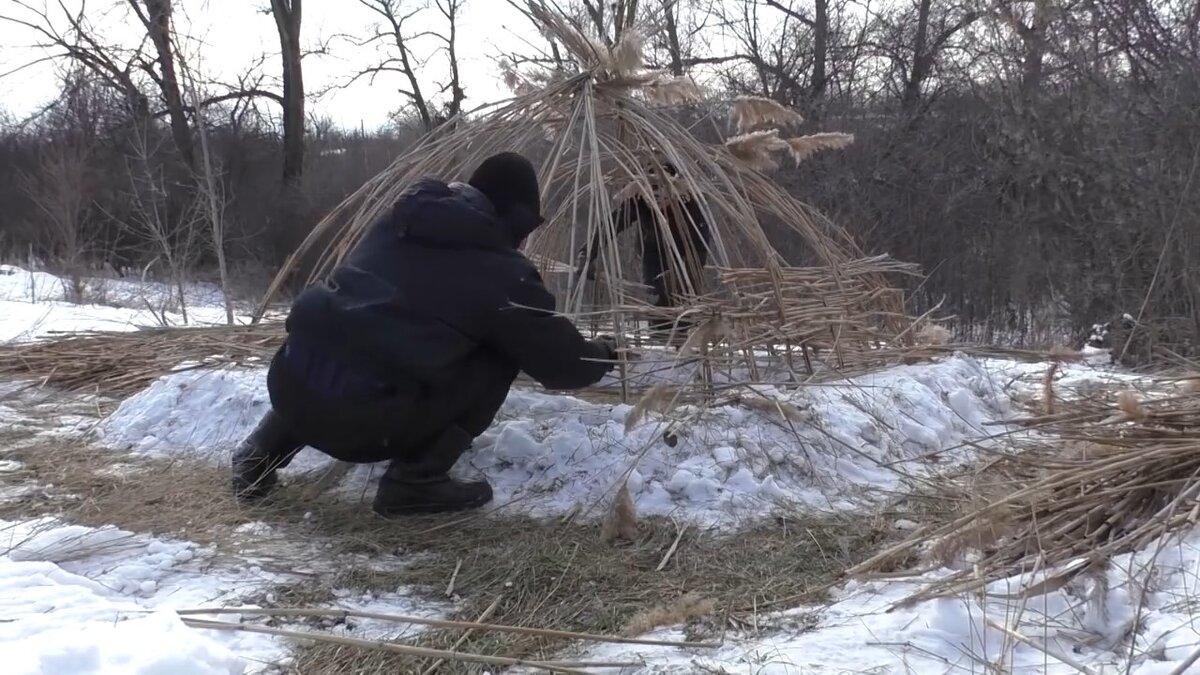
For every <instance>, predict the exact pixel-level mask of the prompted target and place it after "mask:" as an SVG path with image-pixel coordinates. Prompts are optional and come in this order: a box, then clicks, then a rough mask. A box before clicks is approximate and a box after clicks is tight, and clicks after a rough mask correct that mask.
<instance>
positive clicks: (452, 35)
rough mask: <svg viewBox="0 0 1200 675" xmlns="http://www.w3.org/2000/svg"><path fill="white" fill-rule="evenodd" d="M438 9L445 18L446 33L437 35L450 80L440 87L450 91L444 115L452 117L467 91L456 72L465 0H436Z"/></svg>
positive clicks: (460, 109) (460, 106) (465, 96)
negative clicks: (444, 55)
mask: <svg viewBox="0 0 1200 675" xmlns="http://www.w3.org/2000/svg"><path fill="white" fill-rule="evenodd" d="M436 4H437V8H438V11H439V12H441V14H442V17H444V18H445V19H446V33H445V34H444V35H442V34H439V35H438V37H439V38H440V39H441V40H442V41H443V42H445V46H444V49H445V50H446V59H447V61H448V65H449V67H450V81H449V82H447V83H446V84H445V85H443V86H442V88H441V93H442V94H445V93H446V92H447V91H449V92H450V100H449V101H448V102H447V103H446V116H447V117H454V116H456V115H458V114H459V113H461V112H462V104H463V101H464V100H465V99H466V98H467V93H466V91H465V90H464V89H463V87H462V79H461V78H460V77H459V74H458V17H459V14H460V12H461V11H462V9H463V6H464V5H465V4H466V0H437V3H436Z"/></svg>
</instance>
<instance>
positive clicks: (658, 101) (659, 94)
mask: <svg viewBox="0 0 1200 675" xmlns="http://www.w3.org/2000/svg"><path fill="white" fill-rule="evenodd" d="M640 91H641V92H642V95H643V96H645V98H646V100H647V101H650V102H651V103H653V104H655V105H661V106H672V105H682V104H685V103H699V102H700V101H702V100H704V92H702V91H701V90H700V87H699V86H697V85H696V83H695V82H694V81H693V80H692V78H690V77H686V76H683V77H658V78H655V79H653V80H650V81H649V82H647V83H646V84H644V85H642V87H641V89H640Z"/></svg>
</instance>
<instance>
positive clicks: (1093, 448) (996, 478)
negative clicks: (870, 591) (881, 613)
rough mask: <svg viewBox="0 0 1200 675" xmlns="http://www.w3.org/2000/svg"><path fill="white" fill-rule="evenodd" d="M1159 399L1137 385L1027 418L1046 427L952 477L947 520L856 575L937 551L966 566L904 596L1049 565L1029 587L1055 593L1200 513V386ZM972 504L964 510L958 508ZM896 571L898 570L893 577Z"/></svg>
mask: <svg viewBox="0 0 1200 675" xmlns="http://www.w3.org/2000/svg"><path fill="white" fill-rule="evenodd" d="M1176 391H1178V393H1175V394H1172V395H1169V396H1165V397H1160V398H1158V399H1157V400H1149V399H1148V398H1147V397H1145V396H1143V395H1140V394H1136V393H1134V392H1132V391H1129V390H1118V389H1115V388H1110V389H1109V390H1108V391H1106V392H1104V393H1103V394H1098V393H1093V394H1092V395H1089V396H1083V397H1079V398H1073V399H1068V400H1064V401H1061V402H1060V403H1059V410H1057V411H1056V412H1054V413H1053V414H1049V415H1042V416H1039V417H1031V418H1028V419H1024V420H1020V421H1019V424H1020V426H1022V427H1026V428H1035V429H1037V430H1038V431H1039V432H1041V433H1039V434H1037V435H1036V436H1035V437H1033V438H1032V439H1031V440H1023V441H1022V442H1020V443H1015V442H1014V445H1016V446H1017V447H1016V448H1014V449H1015V450H1019V452H1015V453H1011V454H1010V453H1006V454H1002V455H1000V456H998V457H996V458H994V459H992V460H991V461H989V462H988V464H987V465H986V466H985V467H984V468H983V469H981V470H978V471H975V472H972V473H971V474H969V475H964V476H962V477H960V478H958V479H957V480H951V481H947V482H946V483H945V484H944V488H945V490H946V494H945V495H939V497H940V498H941V499H944V500H945V502H944V503H946V504H949V505H950V506H951V510H950V511H949V512H948V514H949V516H948V521H947V522H945V524H943V525H941V526H938V527H931V528H926V529H924V530H922V531H918V532H916V533H914V535H913V536H912V537H911V538H909V539H907V540H906V541H903V542H901V543H900V544H898V545H896V546H894V547H892V548H890V549H888V550H886V551H884V552H882V553H880V554H879V555H877V556H875V557H873V558H871V559H870V560H867V561H866V562H864V563H862V564H861V565H858V566H857V567H855V568H853V569H851V570H849V571H848V572H847V574H848V575H853V576H866V575H870V574H871V573H873V572H875V571H878V570H881V569H892V568H894V567H895V566H896V565H899V564H901V563H903V562H905V561H911V560H912V559H914V558H920V557H923V556H930V555H931V556H932V557H933V558H934V559H933V560H931V561H930V562H931V563H932V564H934V565H935V566H936V565H939V564H943V565H944V564H949V565H955V564H956V563H958V562H960V558H961V557H962V554H964V553H966V552H972V553H974V554H976V555H978V556H979V558H978V559H977V560H976V561H974V562H973V563H972V564H970V565H964V566H962V567H961V569H960V570H959V571H957V572H955V573H953V574H951V575H949V576H947V577H945V578H943V579H941V580H939V581H937V582H936V583H933V584H931V585H929V586H928V587H926V588H924V589H923V590H921V591H920V592H918V593H916V594H914V595H913V596H911V597H910V598H908V599H907V600H906V601H905V604H907V603H911V602H915V601H919V600H924V599H929V598H933V597H945V596H951V595H957V594H960V593H963V592H974V591H979V590H980V589H982V587H983V586H984V585H985V584H987V583H990V582H992V581H995V580H999V579H1004V578H1008V577H1012V576H1015V575H1017V574H1021V573H1028V572H1032V571H1035V570H1036V571H1040V572H1044V573H1045V574H1044V575H1043V577H1042V578H1040V579H1039V580H1037V582H1036V583H1033V584H1031V585H1030V586H1029V587H1027V588H1025V589H1023V590H1022V594H1023V595H1024V596H1033V595H1038V594H1041V593H1046V592H1049V591H1052V590H1055V589H1057V588H1061V587H1062V586H1063V585H1064V584H1066V583H1068V582H1069V581H1071V580H1072V579H1073V578H1074V577H1075V576H1077V575H1079V574H1083V573H1086V572H1089V571H1099V570H1103V568H1104V566H1105V564H1106V562H1107V561H1108V560H1109V559H1110V558H1112V557H1113V556H1116V555H1120V554H1123V553H1130V552H1133V551H1137V550H1140V549H1143V548H1144V547H1146V546H1148V545H1150V544H1152V543H1153V542H1155V541H1156V540H1158V539H1159V538H1160V537H1163V536H1164V535H1168V534H1171V533H1174V532H1178V531H1181V530H1185V529H1189V528H1193V527H1195V526H1196V525H1197V523H1198V522H1200V392H1196V391H1189V390H1188V388H1186V387H1184V388H1182V389H1181V390H1176ZM963 512H966V513H965V515H958V514H962V513H963ZM893 576H894V574H893Z"/></svg>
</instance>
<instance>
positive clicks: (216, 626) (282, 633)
mask: <svg viewBox="0 0 1200 675" xmlns="http://www.w3.org/2000/svg"><path fill="white" fill-rule="evenodd" d="M182 620H183V623H184V625H186V626H188V627H189V628H203V629H208V630H227V631H238V632H243V633H261V634H263V635H274V636H276V637H285V638H289V639H292V640H308V641H312V642H325V643H330V644H339V645H346V646H348V647H357V648H359V649H368V650H375V651H384V652H392V653H394V654H405V655H408V656H418V657H424V658H435V659H442V660H444V661H457V662H466V663H483V664H487V665H493V666H527V667H530V668H538V669H540V670H545V671H548V672H552V673H568V674H571V675H586V671H584V670H581V669H583V668H622V667H629V666H631V665H638V664H636V663H633V664H631V663H620V664H618V663H613V662H547V661H529V660H525V659H510V658H507V657H503V656H488V655H486V654H468V653H462V652H449V651H444V650H441V649H431V648H428V647H413V646H409V645H402V644H396V643H394V642H385V641H382V640H360V639H358V638H349V637H341V636H337V635H323V634H321V633H314V632H309V631H297V630H286V629H283V628H273V627H270V626H258V625H254V624H244V623H227V622H224V621H206V620H202V619H188V618H184V619H182Z"/></svg>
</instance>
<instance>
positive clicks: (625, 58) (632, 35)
mask: <svg viewBox="0 0 1200 675" xmlns="http://www.w3.org/2000/svg"><path fill="white" fill-rule="evenodd" d="M643 41H644V38H643V37H642V33H641V31H638V30H636V29H628V30H624V31H622V32H621V40H620V41H619V42H617V44H615V45H613V48H612V52H611V55H610V56H609V59H608V63H607V66H608V70H609V72H610V73H612V74H614V75H617V76H627V75H632V74H633V73H636V72H637V71H638V70H640V69H641V67H642V43H643Z"/></svg>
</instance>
